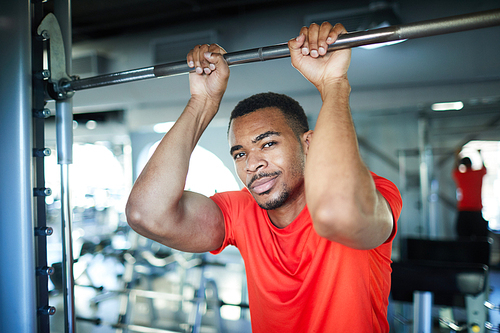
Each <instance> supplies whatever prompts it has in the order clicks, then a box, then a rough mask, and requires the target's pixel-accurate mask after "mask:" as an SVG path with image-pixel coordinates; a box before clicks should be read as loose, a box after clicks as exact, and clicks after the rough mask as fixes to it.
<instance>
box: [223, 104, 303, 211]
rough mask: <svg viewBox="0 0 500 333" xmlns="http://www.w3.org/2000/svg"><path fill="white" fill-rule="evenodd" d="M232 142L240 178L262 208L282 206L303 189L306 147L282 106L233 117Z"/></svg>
mask: <svg viewBox="0 0 500 333" xmlns="http://www.w3.org/2000/svg"><path fill="white" fill-rule="evenodd" d="M229 146H230V147H231V156H232V157H233V159H234V163H235V166H236V170H237V173H238V176H239V178H240V180H241V181H242V182H243V183H244V184H245V185H246V187H247V188H248V190H249V191H250V193H251V194H252V196H253V197H254V198H255V200H256V201H257V203H258V204H259V206H260V207H261V208H263V209H267V210H273V209H276V208H279V207H281V206H282V205H283V204H285V203H286V202H287V201H289V200H290V199H293V198H295V197H297V196H298V195H301V194H302V193H303V191H304V166H305V154H304V148H306V149H307V147H306V144H305V140H302V141H301V142H299V140H298V139H297V137H296V135H295V133H294V132H293V130H292V129H291V128H290V126H289V125H288V124H287V122H286V120H285V117H284V115H283V113H282V112H281V111H279V109H277V108H264V109H259V110H257V111H254V112H252V113H249V114H247V115H244V116H241V117H238V118H236V119H233V120H232V123H231V127H230V129H229Z"/></svg>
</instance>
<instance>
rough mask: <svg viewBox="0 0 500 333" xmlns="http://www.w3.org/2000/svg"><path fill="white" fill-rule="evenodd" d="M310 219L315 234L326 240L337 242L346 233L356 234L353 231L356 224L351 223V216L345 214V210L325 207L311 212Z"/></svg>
mask: <svg viewBox="0 0 500 333" xmlns="http://www.w3.org/2000/svg"><path fill="white" fill-rule="evenodd" d="M311 217H312V220H313V225H314V229H315V230H316V233H317V234H318V235H319V236H321V237H324V238H326V239H329V240H334V241H337V240H338V239H339V238H344V237H346V236H347V234H348V233H349V234H350V233H356V230H354V229H353V228H354V227H355V226H356V223H353V221H352V219H353V217H352V215H349V214H348V213H346V210H345V209H343V210H336V209H335V208H334V207H332V206H330V207H328V206H325V207H322V208H319V209H315V210H314V211H313V212H311Z"/></svg>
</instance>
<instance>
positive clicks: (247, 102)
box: [228, 92, 309, 138]
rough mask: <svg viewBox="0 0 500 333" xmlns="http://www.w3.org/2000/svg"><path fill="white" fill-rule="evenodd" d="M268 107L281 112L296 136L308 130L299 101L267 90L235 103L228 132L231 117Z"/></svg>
mask: <svg viewBox="0 0 500 333" xmlns="http://www.w3.org/2000/svg"><path fill="white" fill-rule="evenodd" d="M269 107H275V108H278V109H279V110H280V111H281V112H282V113H283V115H284V116H285V119H286V121H287V123H288V126H290V128H291V129H292V130H293V132H294V133H295V135H296V136H297V138H299V137H300V136H301V135H302V134H304V133H305V132H307V131H309V123H308V121H307V116H306V113H305V112H304V109H303V108H302V106H300V104H299V102H297V101H296V100H294V99H293V98H291V97H290V96H287V95H284V94H277V93H273V92H267V93H260V94H255V95H253V96H250V97H248V98H246V99H244V100H242V101H241V102H239V103H238V104H237V105H236V107H235V108H234V109H233V111H232V112H231V117H230V118H229V127H228V134H229V128H230V127H231V122H232V121H233V119H235V118H238V117H241V116H244V115H246V114H249V113H252V112H254V111H257V110H259V109H263V108H269Z"/></svg>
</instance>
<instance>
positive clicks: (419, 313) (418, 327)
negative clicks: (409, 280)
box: [413, 291, 433, 333]
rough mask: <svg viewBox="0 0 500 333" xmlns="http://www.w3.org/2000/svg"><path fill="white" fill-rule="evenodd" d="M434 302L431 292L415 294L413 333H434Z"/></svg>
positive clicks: (416, 292)
mask: <svg viewBox="0 0 500 333" xmlns="http://www.w3.org/2000/svg"><path fill="white" fill-rule="evenodd" d="M432 302H433V295H432V293H431V292H430V291H415V292H414V293H413V332H414V333H432Z"/></svg>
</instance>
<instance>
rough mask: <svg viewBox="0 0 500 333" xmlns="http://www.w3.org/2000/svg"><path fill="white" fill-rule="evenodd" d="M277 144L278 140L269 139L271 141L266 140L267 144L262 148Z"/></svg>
mask: <svg viewBox="0 0 500 333" xmlns="http://www.w3.org/2000/svg"><path fill="white" fill-rule="evenodd" d="M275 144H276V141H269V142H266V144H264V145H263V146H262V148H269V147H271V146H274V145H275Z"/></svg>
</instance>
